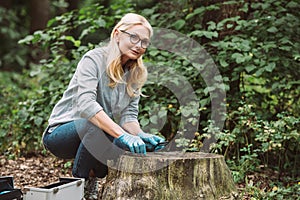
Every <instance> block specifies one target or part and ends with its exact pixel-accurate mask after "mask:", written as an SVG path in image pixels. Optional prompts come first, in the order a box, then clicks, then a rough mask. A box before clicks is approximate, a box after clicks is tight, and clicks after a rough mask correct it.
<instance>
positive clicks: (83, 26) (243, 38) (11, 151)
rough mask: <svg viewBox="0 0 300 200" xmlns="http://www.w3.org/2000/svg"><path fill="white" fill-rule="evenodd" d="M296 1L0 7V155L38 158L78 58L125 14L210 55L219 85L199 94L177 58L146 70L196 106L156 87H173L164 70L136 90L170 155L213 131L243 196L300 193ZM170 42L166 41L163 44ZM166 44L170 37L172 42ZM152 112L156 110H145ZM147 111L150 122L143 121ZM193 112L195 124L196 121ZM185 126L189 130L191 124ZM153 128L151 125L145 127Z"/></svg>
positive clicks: (31, 0)
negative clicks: (220, 116)
mask: <svg viewBox="0 0 300 200" xmlns="http://www.w3.org/2000/svg"><path fill="white" fill-rule="evenodd" d="M299 9H300V4H299V1H298V0H293V1H275V0H264V1H261V0H253V1H252V0H241V1H221V0H213V1H211V0H204V1H195V0H180V1H166V0H163V1H157V0H144V1H140V0H129V1H124V0H110V1H100V0H98V1H96V0H87V1H79V0H76V1H75V0H74V1H73V0H69V1H64V0H55V1H49V0H28V1H17V0H11V1H6V0H0V44H1V46H0V83H1V84H0V91H1V92H0V102H1V104H0V120H1V123H0V145H1V146H0V152H1V155H4V156H5V157H6V158H7V159H16V158H18V157H20V156H24V155H27V154H29V153H32V152H40V153H43V154H47V153H46V152H45V150H44V149H43V147H42V145H41V136H42V132H43V130H44V128H45V126H46V125H47V119H48V117H49V114H50V112H51V109H52V107H53V105H54V104H55V103H56V102H57V100H58V99H59V98H60V97H61V95H62V93H63V91H64V89H65V88H66V86H67V84H68V81H69V80H70V78H71V76H72V73H73V72H74V70H75V68H76V64H77V62H78V61H79V59H80V58H81V56H82V55H83V54H84V53H85V52H86V51H88V50H89V49H92V48H94V47H96V46H98V45H99V44H100V43H101V42H102V41H103V40H105V39H107V38H109V34H110V31H111V29H112V27H113V25H114V24H115V23H116V22H117V21H118V20H119V19H120V17H121V16H123V15H124V14H125V13H128V12H135V13H139V14H141V15H143V16H145V17H146V18H147V19H149V21H150V23H151V24H152V25H153V26H154V27H158V28H165V29H170V30H174V31H176V32H179V33H181V34H184V35H186V36H187V37H189V38H191V39H193V40H194V41H196V42H197V43H199V44H201V46H202V47H203V48H204V49H205V51H206V52H208V53H209V55H210V56H211V57H212V59H213V61H214V63H215V65H216V66H217V67H218V70H219V71H220V76H217V77H214V79H216V81H220V80H221V81H222V83H224V84H223V85H221V86H222V87H220V85H217V84H215V85H209V86H208V85H206V83H205V81H204V80H203V73H205V72H203V73H199V71H198V70H195V68H194V66H193V65H192V63H190V62H188V61H187V60H186V59H185V58H183V57H180V56H177V55H174V54H172V53H171V52H168V51H161V50H159V49H157V48H155V47H150V48H149V49H148V51H147V53H146V55H145V56H144V59H145V63H147V62H151V61H155V62H159V63H160V65H161V66H163V65H165V66H171V67H172V70H174V71H175V72H177V73H179V74H181V75H184V77H185V78H186V79H187V80H188V82H189V84H190V85H191V86H192V88H193V91H194V94H195V95H196V96H197V98H198V99H199V102H198V103H199V105H197V106H196V107H197V108H199V109H194V108H195V105H191V106H190V107H189V108H185V109H183V108H182V106H181V105H180V103H179V102H178V99H177V97H176V96H175V95H174V94H173V93H172V91H170V90H168V89H167V88H166V87H164V83H165V82H168V81H172V84H175V85H176V84H177V85H180V84H181V83H180V80H179V78H178V79H177V77H176V76H175V77H172V78H170V77H169V76H168V71H166V70H162V71H159V72H157V74H149V76H158V74H159V78H157V79H155V80H157V82H151V83H148V84H146V85H145V87H144V89H143V92H144V93H145V94H147V96H148V97H147V98H142V100H141V104H140V116H139V120H140V122H141V125H142V126H148V125H150V124H154V125H155V124H159V123H160V121H161V120H160V119H161V118H163V119H165V124H164V126H163V127H162V129H159V130H158V129H155V128H152V129H151V130H149V131H151V132H153V133H157V134H162V135H164V136H165V137H166V138H167V139H169V140H170V139H172V138H173V137H174V136H175V135H179V136H180V137H179V138H177V139H176V144H177V147H180V148H182V149H184V150H188V151H199V150H201V148H202V147H203V141H205V139H207V138H208V137H210V136H211V135H212V134H213V135H215V136H216V139H217V143H215V145H213V146H211V148H210V152H212V153H218V154H222V155H224V157H225V159H226V162H227V164H228V166H229V168H230V169H231V171H232V175H233V178H234V181H235V182H236V183H237V184H241V185H243V187H244V189H243V190H242V192H243V193H247V194H248V196H250V197H251V199H297V198H298V199H299V196H300V170H299V164H300V114H299V113H300V98H299V97H300V90H299V89H300V79H299V77H300V37H299V35H300V13H299ZM170 37H172V36H170ZM173 39H174V38H173ZM219 90H222V91H225V92H226V105H225V106H226V115H224V126H223V127H222V128H221V129H220V128H217V126H215V123H217V122H215V121H213V120H211V113H212V101H213V99H214V98H218V96H212V95H210V94H211V93H212V92H214V91H219ZM153 110H154V111H157V112H153ZM153 113H154V114H153ZM199 115H200V120H199V121H198V120H195V119H196V117H197V116H199ZM182 116H184V117H185V118H186V119H188V120H187V121H188V123H198V122H199V123H198V124H196V125H197V126H198V130H197V131H195V133H194V135H195V137H194V138H193V139H192V140H190V139H187V138H186V137H185V135H184V133H182V132H180V130H181V126H183V125H182V122H181V121H180V120H181V117H182ZM194 125H195V124H194ZM153 127H155V126H153Z"/></svg>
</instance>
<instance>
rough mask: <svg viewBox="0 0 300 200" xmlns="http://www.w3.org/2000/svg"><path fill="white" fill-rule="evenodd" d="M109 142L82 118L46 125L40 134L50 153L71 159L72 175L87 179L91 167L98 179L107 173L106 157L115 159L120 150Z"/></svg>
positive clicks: (110, 137)
mask: <svg viewBox="0 0 300 200" xmlns="http://www.w3.org/2000/svg"><path fill="white" fill-rule="evenodd" d="M53 129H54V130H53ZM112 141H113V137H112V136H110V135H109V134H107V133H105V132H104V131H103V130H101V129H100V128H98V127H96V126H95V125H94V124H92V123H91V122H89V121H88V120H86V119H79V120H75V121H72V122H68V123H65V124H61V125H59V126H58V127H56V128H55V127H49V128H47V130H46V132H45V135H44V137H43V143H44V146H45V148H46V149H48V150H49V151H50V152H51V153H52V154H54V155H55V156H57V157H59V158H64V159H71V158H74V165H73V169H72V174H73V176H74V177H80V178H88V177H89V172H90V171H91V170H93V171H94V173H95V175H96V176H97V177H100V178H103V177H105V176H106V175H107V160H108V159H110V160H112V159H113V160H115V159H117V158H118V157H119V156H120V154H121V153H122V150H121V149H119V148H118V147H117V146H115V145H114V144H113V143H112Z"/></svg>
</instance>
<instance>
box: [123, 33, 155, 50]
mask: <svg viewBox="0 0 300 200" xmlns="http://www.w3.org/2000/svg"><path fill="white" fill-rule="evenodd" d="M120 31H121V32H122V33H126V34H128V35H129V39H130V42H131V43H132V44H137V43H139V42H141V47H142V48H143V49H147V48H148V47H149V46H150V44H151V42H150V41H149V40H148V39H143V40H142V39H141V38H140V36H138V35H137V34H132V33H128V32H127V31H125V30H120ZM132 37H137V38H138V41H137V42H133V41H132ZM145 41H147V42H148V45H147V46H146V47H144V46H143V44H144V42H145Z"/></svg>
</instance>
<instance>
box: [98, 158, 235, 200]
mask: <svg viewBox="0 0 300 200" xmlns="http://www.w3.org/2000/svg"><path fill="white" fill-rule="evenodd" d="M99 199H103V200H109V199H111V200H133V199H134V200H137V199H138V200H140V199H143V200H176V199H179V200H186V199H187V200H189V199H213V200H215V199H238V195H237V190H236V187H235V185H234V182H233V179H232V176H231V173H230V171H229V169H228V167H227V165H226V163H225V161H224V157H223V156H221V155H216V154H209V153H202V152H186V153H184V152H155V153H153V152H151V153H147V156H140V155H137V154H131V153H126V154H124V155H122V156H121V157H120V158H119V160H118V161H117V162H116V163H113V162H112V161H111V162H110V163H109V172H108V175H107V177H106V183H105V184H104V187H103V190H102V195H101V196H100V198H99Z"/></svg>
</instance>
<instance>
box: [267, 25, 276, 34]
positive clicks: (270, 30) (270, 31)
mask: <svg viewBox="0 0 300 200" xmlns="http://www.w3.org/2000/svg"><path fill="white" fill-rule="evenodd" d="M267 31H268V32H269V33H276V32H278V29H277V28H276V27H275V26H272V27H270V28H268V29H267Z"/></svg>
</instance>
